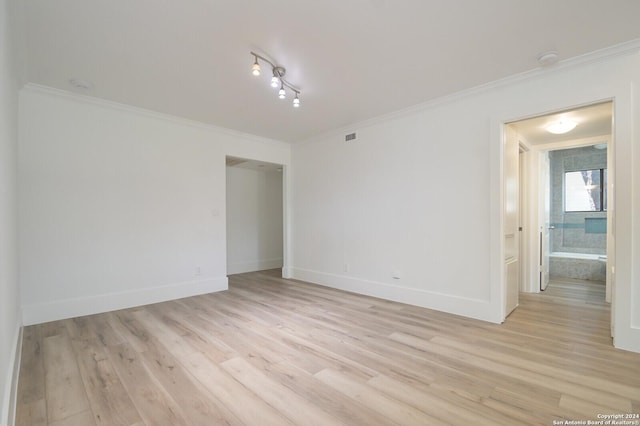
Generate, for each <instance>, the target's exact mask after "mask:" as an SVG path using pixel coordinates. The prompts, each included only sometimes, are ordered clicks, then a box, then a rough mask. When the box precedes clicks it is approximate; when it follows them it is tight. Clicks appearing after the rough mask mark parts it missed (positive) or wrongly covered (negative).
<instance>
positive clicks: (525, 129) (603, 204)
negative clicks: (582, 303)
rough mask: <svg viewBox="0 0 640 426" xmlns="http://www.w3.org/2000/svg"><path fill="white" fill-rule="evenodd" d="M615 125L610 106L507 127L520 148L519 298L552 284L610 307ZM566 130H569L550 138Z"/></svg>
mask: <svg viewBox="0 0 640 426" xmlns="http://www.w3.org/2000/svg"><path fill="white" fill-rule="evenodd" d="M612 121H613V102H611V101H607V102H602V103H597V104H592V105H588V106H584V107H580V108H574V109H570V110H565V111H558V112H554V113H551V114H546V115H543V116H537V117H533V118H528V119H523V120H519V121H515V122H509V123H506V124H505V132H504V133H505V135H507V136H508V135H515V136H513V137H515V138H517V142H518V144H519V146H520V147H521V148H520V152H521V154H520V170H521V173H520V182H519V185H518V186H519V188H520V196H521V198H520V203H519V204H520V205H521V208H522V209H523V211H521V214H520V216H519V219H520V223H519V230H520V232H519V237H520V239H521V241H520V248H521V253H520V259H521V262H520V268H521V269H520V274H519V277H520V279H519V280H518V281H519V291H520V292H527V293H539V292H545V291H547V289H548V285H549V283H550V282H551V283H557V282H566V283H569V284H570V285H571V286H572V287H573V288H575V289H580V288H581V287H580V283H581V282H582V284H583V286H582V287H583V288H584V289H585V291H587V289H590V292H591V293H593V290H594V289H595V290H602V291H601V294H603V295H604V300H606V302H609V303H610V302H611V299H612V298H611V293H612V288H613V285H614V275H613V274H612V271H613V270H614V267H613V266H614V264H615V253H614V250H613V248H614V241H615V236H614V232H613V231H614V230H613V226H612V215H611V214H609V213H610V208H609V207H610V206H612V200H613V195H614V194H613V188H614V186H613V182H614V177H615V164H614V161H613V158H614V157H613V155H612V154H611V153H612V151H613V149H614V143H613V142H614V141H613V136H612V129H613V126H612ZM567 123H568V124H569V125H570V126H573V128H572V129H571V130H567V131H564V132H563V133H558V132H556V133H551V131H552V130H554V131H555V130H557V129H554V128H553V127H552V126H553V125H567ZM561 130H562V129H561ZM523 147H524V150H523ZM505 159H506V154H505ZM505 168H506V165H505ZM505 285H506V286H507V287H508V285H509V283H508V282H507V281H506V280H505ZM598 285H600V286H601V287H597V286H598ZM594 286H596V287H594ZM505 292H508V289H505ZM596 293H600V292H599V291H596ZM604 300H603V302H604Z"/></svg>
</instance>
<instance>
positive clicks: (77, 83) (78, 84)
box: [69, 78, 93, 90]
mask: <svg viewBox="0 0 640 426" xmlns="http://www.w3.org/2000/svg"><path fill="white" fill-rule="evenodd" d="M69 84H71V85H72V86H73V87H75V88H76V89H80V90H89V89H92V88H93V84H92V83H91V82H90V81H88V80H83V79H81V78H70V79H69Z"/></svg>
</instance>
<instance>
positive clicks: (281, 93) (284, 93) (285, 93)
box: [278, 83, 287, 99]
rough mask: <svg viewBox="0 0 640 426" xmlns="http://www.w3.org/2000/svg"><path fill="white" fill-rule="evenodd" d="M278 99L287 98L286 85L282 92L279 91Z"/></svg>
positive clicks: (282, 86) (281, 89)
mask: <svg viewBox="0 0 640 426" xmlns="http://www.w3.org/2000/svg"><path fill="white" fill-rule="evenodd" d="M278 97H279V98H280V99H284V98H286V97H287V92H285V90H284V83H283V84H282V85H281V86H280V90H278Z"/></svg>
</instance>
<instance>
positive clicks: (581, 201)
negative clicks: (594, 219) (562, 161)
mask: <svg viewBox="0 0 640 426" xmlns="http://www.w3.org/2000/svg"><path fill="white" fill-rule="evenodd" d="M606 210H607V169H591V170H578V171H575V172H566V173H565V174H564V211H565V212H602V211H606Z"/></svg>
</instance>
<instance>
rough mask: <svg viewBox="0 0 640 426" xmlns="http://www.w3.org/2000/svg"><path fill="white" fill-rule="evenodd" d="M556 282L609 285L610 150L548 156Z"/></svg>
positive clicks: (551, 266) (551, 265)
mask: <svg viewBox="0 0 640 426" xmlns="http://www.w3.org/2000/svg"><path fill="white" fill-rule="evenodd" d="M549 159H550V179H551V182H550V183H551V188H550V189H551V194H550V198H551V200H550V201H551V203H550V228H551V230H550V241H549V245H550V251H551V253H550V257H549V260H550V263H549V275H550V276H551V278H552V279H556V280H557V279H567V278H569V279H575V280H589V281H601V282H604V281H605V280H606V259H607V145H606V144H604V143H600V144H596V145H592V146H585V147H580V148H571V149H561V150H555V151H550V152H549Z"/></svg>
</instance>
